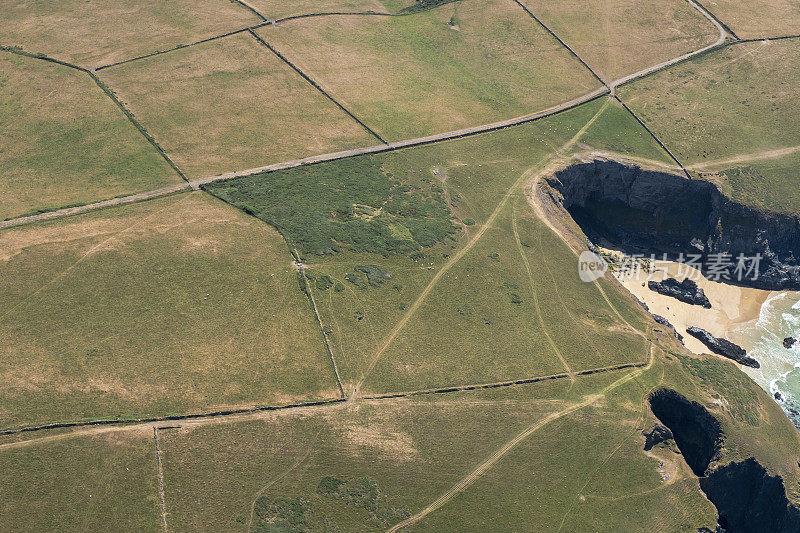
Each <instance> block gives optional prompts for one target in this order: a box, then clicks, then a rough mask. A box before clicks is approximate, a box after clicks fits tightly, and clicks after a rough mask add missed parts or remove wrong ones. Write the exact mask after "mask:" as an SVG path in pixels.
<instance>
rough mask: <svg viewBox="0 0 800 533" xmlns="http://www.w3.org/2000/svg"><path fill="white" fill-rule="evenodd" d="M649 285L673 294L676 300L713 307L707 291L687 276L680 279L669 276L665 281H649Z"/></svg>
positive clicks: (655, 289)
mask: <svg viewBox="0 0 800 533" xmlns="http://www.w3.org/2000/svg"><path fill="white" fill-rule="evenodd" d="M647 287H648V288H649V289H650V290H651V291H655V292H657V293H659V294H663V295H664V296H671V297H672V298H675V299H676V300H680V301H681V302H685V303H687V304H692V305H702V306H703V307H705V308H706V309H711V302H710V301H708V297H707V296H706V293H705V292H703V289H701V288H700V287H698V286H697V283H695V282H694V281H693V280H691V279H689V278H686V279H684V280H683V281H678V280H677V279H675V278H667V279H665V280H664V281H660V282H659V281H648V282H647Z"/></svg>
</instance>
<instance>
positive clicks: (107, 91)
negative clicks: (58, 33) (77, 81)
mask: <svg viewBox="0 0 800 533" xmlns="http://www.w3.org/2000/svg"><path fill="white" fill-rule="evenodd" d="M0 50H2V51H4V52H8V53H10V54H16V55H19V56H23V57H29V58H31V59H41V60H42V61H47V62H49V63H55V64H57V65H61V66H64V67H69V68H71V69H75V70H79V71H81V72H84V73H86V74H88V75H89V77H90V78H92V81H93V82H94V83H95V85H97V86H98V87H99V88H100V90H101V91H103V93H104V94H105V95H106V96H107V97H108V98H109V99H111V101H112V102H114V103H115V104H116V106H117V107H118V108H119V109H120V111H122V113H123V114H124V115H125V117H126V118H127V119H128V122H130V123H131V124H133V126H134V127H135V128H136V129H137V130H138V131H139V133H141V134H142V135H143V136H144V138H145V139H147V142H149V143H150V145H151V146H152V147H153V148H155V149H156V151H157V152H158V154H159V155H160V156H161V157H162V158H163V159H164V161H166V162H167V164H168V165H169V166H170V167H171V168H172V170H174V171H175V173H176V174H178V176H180V177H181V179H182V180H183V181H186V182H188V181H189V180H188V179H187V178H186V175H184V173H183V172H182V171H181V169H179V168H178V166H177V165H176V164H175V162H174V161H172V159H170V157H169V156H168V155H167V153H166V152H165V151H164V149H163V148H162V147H161V145H160V144H158V142H157V141H156V140H155V138H154V137H153V136H152V135H150V132H148V131H147V129H146V128H145V127H144V126H143V125H142V124H141V123H140V122H139V121H138V120H137V118H136V117H135V116H134V115H133V113H131V111H130V110H129V109H128V108H127V107H125V104H123V103H122V102H121V101H120V99H119V98H117V95H115V94H114V91H112V90H111V88H110V87H109V86H108V85H106V84H105V82H103V81H102V80H101V79H100V78H99V77H98V76H97V74H96V72H95V71H94V70H92V69H88V68H85V67H81V66H78V65H73V64H72V63H68V62H66V61H61V60H60V59H55V58H52V57H49V56H47V55H45V54H39V53H33V52H27V51H25V50H23V49H22V48H20V47H16V46H2V45H0ZM2 227H4V226H3V225H0V228H2Z"/></svg>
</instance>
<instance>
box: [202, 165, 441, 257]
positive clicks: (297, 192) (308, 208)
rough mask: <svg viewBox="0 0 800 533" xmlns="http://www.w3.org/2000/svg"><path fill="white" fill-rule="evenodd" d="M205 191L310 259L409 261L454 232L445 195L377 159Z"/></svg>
mask: <svg viewBox="0 0 800 533" xmlns="http://www.w3.org/2000/svg"><path fill="white" fill-rule="evenodd" d="M204 189H205V190H207V191H208V192H210V193H212V194H214V195H216V196H218V197H219V198H221V199H223V200H224V201H226V202H228V203H230V204H233V205H235V206H237V207H239V208H240V209H242V210H244V211H245V212H247V213H249V214H251V215H253V216H256V217H258V218H260V219H261V220H263V221H265V222H267V223H268V224H271V225H272V226H274V227H276V228H277V229H278V231H280V232H281V233H282V234H283V235H284V237H285V238H286V239H287V240H288V241H289V243H290V244H292V245H296V246H298V247H299V248H300V249H301V250H302V252H303V253H312V254H319V255H326V254H330V253H333V252H336V251H338V250H340V249H342V248H343V247H347V248H349V249H350V250H352V251H354V252H370V253H376V254H381V255H384V256H385V255H389V254H392V253H407V252H413V251H416V250H419V249H420V248H421V247H423V246H432V245H434V244H436V243H437V242H439V241H441V240H443V239H445V238H447V237H448V236H451V235H452V234H453V233H454V232H455V227H454V226H453V224H452V223H451V221H450V211H449V210H448V208H447V204H446V202H445V200H444V197H443V195H442V192H441V189H440V188H438V187H436V186H435V185H431V184H430V183H425V182H422V181H419V182H416V183H408V182H407V181H405V180H403V179H401V178H398V177H396V176H393V175H391V174H389V173H387V172H384V171H383V169H382V168H381V166H380V164H379V163H378V162H377V161H376V160H375V159H374V158H370V157H357V158H351V159H343V160H339V161H335V162H331V163H326V164H320V165H314V166H310V167H299V168H294V169H289V170H286V171H280V172H272V173H266V174H255V175H253V176H247V177H243V178H238V179H234V180H230V181H225V182H221V183H212V184H208V185H205V186H204Z"/></svg>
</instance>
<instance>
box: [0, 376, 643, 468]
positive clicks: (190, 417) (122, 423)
mask: <svg viewBox="0 0 800 533" xmlns="http://www.w3.org/2000/svg"><path fill="white" fill-rule="evenodd" d="M646 364H647V363H643V362H635V363H621V364H618V365H612V366H606V367H600V368H593V369H587V370H579V371H577V372H575V374H576V376H588V375H593V374H602V373H606V372H614V371H617V370H625V369H629V368H641V367H643V366H646ZM568 377H569V374H566V373H561V374H553V375H550V376H538V377H531V378H522V379H517V380H512V381H500V382H495V383H480V384H470V385H458V386H452V387H442V388H437V389H423V390H416V391H408V392H399V393H386V394H375V395H368V396H363V397H361V398H359V399H360V400H364V401H380V400H390V399H395V398H410V397H414V396H425V395H432V394H447V393H452V392H466V391H473V390H486V389H496V388H504V387H511V386H517V385H529V384H533V383H541V382H546V381H553V380H559V379H564V378H568ZM345 403H347V400H346V399H344V398H334V399H330V400H318V401H310V402H305V403H296V404H289V405H283V406H274V407H256V408H252V409H231V410H227V411H217V412H210V413H194V414H187V415H173V416H166V417H152V418H138V419H103V420H94V421H83V422H64V423H61V422H55V423H50V424H45V425H41V426H27V427H23V428H17V429H6V430H2V431H0V436H9V435H19V434H22V433H34V432H38V431H46V430H52V429H69V428H87V431H82V432H73V433H57V434H55V435H50V436H45V437H37V438H32V439H28V440H22V441H12V442H7V443H0V452H2V450H4V449H11V448H19V447H24V446H29V445H32V444H36V443H39V442H49V441H53V440H58V439H63V438H72V437H80V436H82V435H86V434H92V433H93V432H92V431H90V430H91V429H92V428H95V429H100V427H102V426H105V427H106V429H105V430H104V431H128V430H136V429H139V428H141V427H143V426H144V427H148V425H150V424H160V423H162V422H180V421H181V420H187V421H190V422H191V421H199V423H202V422H204V421H207V422H208V421H214V420H218V419H221V420H220V423H224V422H225V420H224V419H226V418H231V419H232V420H231V421H232V422H235V421H236V420H237V417H240V416H242V415H257V414H259V413H266V412H272V411H276V412H277V411H286V410H290V409H295V410H300V409H306V408H311V407H334V406H336V405H340V404H345ZM153 427H154V428H156V427H157V428H159V429H177V428H180V427H181V426H180V425H175V426H153Z"/></svg>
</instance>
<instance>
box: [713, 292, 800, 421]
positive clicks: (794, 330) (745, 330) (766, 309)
mask: <svg viewBox="0 0 800 533" xmlns="http://www.w3.org/2000/svg"><path fill="white" fill-rule="evenodd" d="M729 336H730V339H731V340H732V341H733V342H736V343H737V344H739V345H741V346H742V347H743V348H744V349H746V350H747V352H748V354H749V355H751V356H753V357H755V358H756V360H757V361H758V362H760V363H761V368H760V369H758V370H756V369H752V368H745V372H747V374H748V375H750V377H752V378H753V379H754V380H755V381H756V382H757V383H758V384H759V385H761V387H763V388H764V390H766V391H768V392H769V393H770V395H772V396H773V397H775V398H776V400H777V401H778V403H779V404H780V405H781V407H783V409H784V411H786V414H787V415H788V416H789V418H790V419H791V420H792V422H794V424H795V426H797V427H798V429H800V293H798V292H780V293H777V294H774V295H772V296H770V297H769V298H768V299H767V300H766V301H765V302H764V304H763V305H762V306H761V312H760V313H759V317H758V319H756V320H753V321H751V322H746V323H744V324H741V325H740V326H738V327H737V328H736V329H735V330H734V331H733V332H731V333H730V334H729ZM786 337H794V338H795V339H798V342H797V343H795V344H794V346H792V347H791V348H790V349H787V348H785V347H784V346H783V339H785V338H786Z"/></svg>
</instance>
